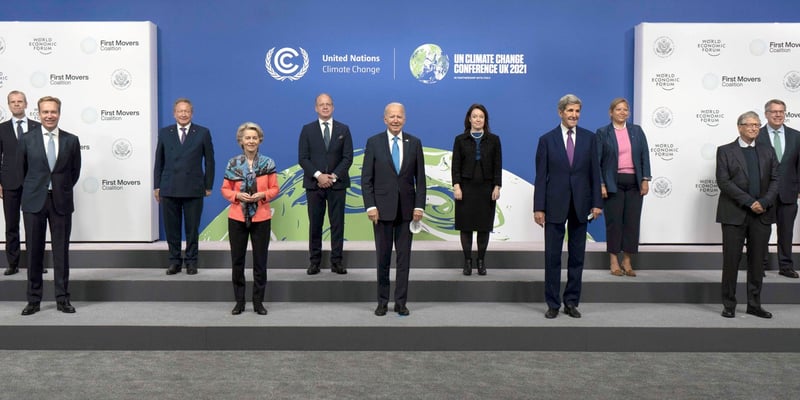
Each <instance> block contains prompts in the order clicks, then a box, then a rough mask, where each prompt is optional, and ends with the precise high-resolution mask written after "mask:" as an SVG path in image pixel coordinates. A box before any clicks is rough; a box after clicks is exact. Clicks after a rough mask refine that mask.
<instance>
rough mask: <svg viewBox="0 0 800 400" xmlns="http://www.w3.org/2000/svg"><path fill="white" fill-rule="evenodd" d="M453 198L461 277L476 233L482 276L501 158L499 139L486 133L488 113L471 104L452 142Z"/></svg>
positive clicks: (467, 272)
mask: <svg viewBox="0 0 800 400" xmlns="http://www.w3.org/2000/svg"><path fill="white" fill-rule="evenodd" d="M452 174H453V175H452V179H453V195H454V197H455V200H456V202H455V203H456V218H455V222H456V224H455V225H456V226H455V228H456V230H459V231H461V248H462V250H463V251H464V271H463V272H464V275H472V232H478V258H477V260H476V261H477V262H476V263H477V267H478V275H486V264H485V262H484V257H485V256H486V248H487V247H488V245H489V232H491V231H492V228H493V227H494V212H495V206H496V204H495V202H496V201H497V199H498V198H500V186H502V175H503V157H502V152H501V149H500V137H498V136H497V135H495V134H493V133H491V131H490V130H489V112H488V111H486V107H484V106H483V105H482V104H473V105H471V106H470V107H469V110H467V115H466V117H464V133H462V134H460V135H458V136H456V139H455V141H454V142H453V165H452Z"/></svg>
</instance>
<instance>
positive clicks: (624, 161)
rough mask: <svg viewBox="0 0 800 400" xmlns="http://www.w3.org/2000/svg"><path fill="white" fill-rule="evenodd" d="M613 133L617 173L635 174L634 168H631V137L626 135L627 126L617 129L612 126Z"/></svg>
mask: <svg viewBox="0 0 800 400" xmlns="http://www.w3.org/2000/svg"><path fill="white" fill-rule="evenodd" d="M614 133H616V135H617V148H618V149H619V155H618V156H617V173H620V174H635V173H636V170H635V169H633V152H632V151H631V139H630V137H629V136H628V127H627V126H626V127H624V128H622V129H617V128H616V127H614Z"/></svg>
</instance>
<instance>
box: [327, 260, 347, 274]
mask: <svg viewBox="0 0 800 400" xmlns="http://www.w3.org/2000/svg"><path fill="white" fill-rule="evenodd" d="M331 272H335V273H337V274H339V275H345V274H347V268H345V267H344V265H342V264H341V263H333V264H331Z"/></svg>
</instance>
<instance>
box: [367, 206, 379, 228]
mask: <svg viewBox="0 0 800 400" xmlns="http://www.w3.org/2000/svg"><path fill="white" fill-rule="evenodd" d="M367 218H369V220H370V221H372V223H373V224H377V223H378V209H377V208H373V209H371V210H369V211H367Z"/></svg>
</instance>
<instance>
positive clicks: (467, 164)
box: [450, 132, 503, 186]
mask: <svg viewBox="0 0 800 400" xmlns="http://www.w3.org/2000/svg"><path fill="white" fill-rule="evenodd" d="M481 166H482V167H481V169H482V170H483V171H482V172H483V179H484V180H486V181H488V180H491V182H492V183H493V184H494V186H503V151H502V148H501V147H500V137H499V136H497V135H495V134H493V133H489V132H485V133H484V134H483V137H482V138H481ZM450 171H451V173H452V180H453V185H455V184H457V183H458V184H461V181H462V179H463V178H467V179H471V178H472V172H473V171H475V139H474V138H473V137H472V135H471V134H470V132H465V133H462V134H460V135H458V136H456V138H455V140H454V141H453V165H451V167H450Z"/></svg>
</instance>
